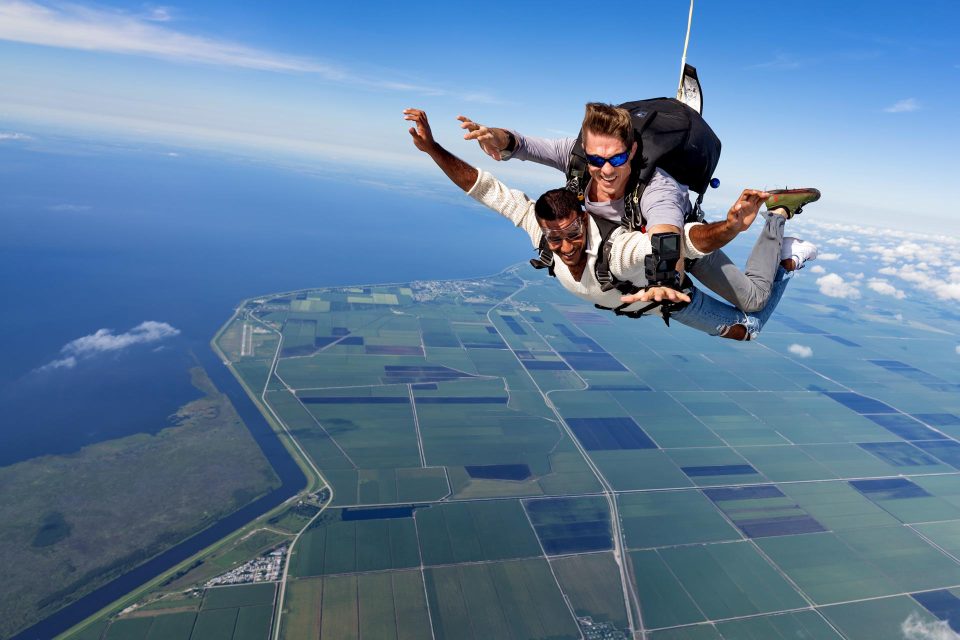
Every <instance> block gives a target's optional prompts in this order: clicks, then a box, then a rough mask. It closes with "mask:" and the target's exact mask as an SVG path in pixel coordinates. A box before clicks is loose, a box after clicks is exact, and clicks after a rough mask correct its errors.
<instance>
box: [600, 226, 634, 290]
mask: <svg viewBox="0 0 960 640" xmlns="http://www.w3.org/2000/svg"><path fill="white" fill-rule="evenodd" d="M593 221H594V222H595V223H596V224H597V227H598V228H599V229H600V246H599V247H598V248H597V261H596V263H595V264H594V269H593V272H594V275H596V277H597V282H599V283H600V289H601V291H610V290H611V289H617V290H618V291H620V292H621V293H622V294H624V295H630V294H632V293H636V292H637V291H639V290H640V288H639V287H637V286H636V285H634V284H633V283H632V282H626V281H624V280H618V279H617V278H616V277H615V276H614V275H613V274H612V273H611V272H610V252H611V250H612V248H613V234H614V232H615V231H616V230H617V229H620V228H621V225H620V224H618V223H616V222H613V221H611V220H607V219H606V218H601V217H599V216H593Z"/></svg>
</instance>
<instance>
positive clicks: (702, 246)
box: [689, 220, 740, 253]
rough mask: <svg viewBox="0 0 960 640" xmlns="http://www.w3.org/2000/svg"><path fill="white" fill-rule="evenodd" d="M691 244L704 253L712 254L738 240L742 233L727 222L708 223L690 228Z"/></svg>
mask: <svg viewBox="0 0 960 640" xmlns="http://www.w3.org/2000/svg"><path fill="white" fill-rule="evenodd" d="M689 233H690V242H692V243H693V246H694V248H696V249H697V250H698V251H701V252H703V253H710V252H712V251H716V250H717V249H720V248H721V247H723V246H725V245H726V244H727V243H728V242H730V241H731V240H733V239H734V238H736V237H737V236H738V235H739V234H740V231H739V230H738V229H737V228H736V227H734V226H733V225H731V224H730V223H729V222H728V221H726V220H720V221H719V222H707V223H705V224H698V225H696V226H693V227H691V228H690V231H689Z"/></svg>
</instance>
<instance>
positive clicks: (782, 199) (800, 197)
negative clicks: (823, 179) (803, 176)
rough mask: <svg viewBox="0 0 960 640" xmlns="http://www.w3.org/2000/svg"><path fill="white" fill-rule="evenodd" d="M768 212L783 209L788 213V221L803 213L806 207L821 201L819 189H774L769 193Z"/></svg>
mask: <svg viewBox="0 0 960 640" xmlns="http://www.w3.org/2000/svg"><path fill="white" fill-rule="evenodd" d="M767 193H769V194H770V197H769V198H767V201H766V203H765V204H766V205H767V211H773V210H774V209H777V208H783V209H784V210H785V211H786V212H787V220H789V219H790V218H792V217H793V216H795V215H797V214H798V213H800V212H801V211H803V207H804V205H807V204H810V203H811V202H816V201H817V200H819V199H820V192H819V191H818V190H817V189H772V190H770V191H767Z"/></svg>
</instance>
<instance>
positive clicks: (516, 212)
mask: <svg viewBox="0 0 960 640" xmlns="http://www.w3.org/2000/svg"><path fill="white" fill-rule="evenodd" d="M467 195H468V196H470V197H471V198H473V199H474V200H476V201H477V202H479V203H480V204H482V205H484V206H486V207H489V208H490V209H493V210H494V211H496V212H497V213H499V214H500V215H502V216H503V217H504V218H506V219H507V220H509V221H510V222H512V223H513V224H514V226H516V227H519V228H521V229H523V230H524V231H526V232H527V235H528V236H530V242H532V243H533V246H534V248H536V247H539V246H540V238H541V237H542V235H543V232H542V231H540V224H539V223H538V222H537V217H536V214H535V213H534V210H533V204H534V203H533V201H532V200H531V199H530V198H528V197H527V195H526V194H525V193H523V192H522V191H519V190H517V189H511V188H509V187H508V186H507V185H505V184H503V183H502V182H500V181H499V180H497V179H496V178H495V177H494V176H493V175H492V174H490V173H487V172H486V171H482V170H481V171H479V172H478V175H477V181H476V182H475V183H474V184H473V186H472V187H470V190H469V191H467Z"/></svg>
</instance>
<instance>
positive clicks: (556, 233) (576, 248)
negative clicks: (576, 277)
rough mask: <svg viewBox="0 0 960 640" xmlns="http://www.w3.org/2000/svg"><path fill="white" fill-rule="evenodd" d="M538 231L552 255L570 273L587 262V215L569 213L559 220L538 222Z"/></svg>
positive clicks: (576, 212) (574, 212) (577, 212)
mask: <svg viewBox="0 0 960 640" xmlns="http://www.w3.org/2000/svg"><path fill="white" fill-rule="evenodd" d="M539 222H540V229H541V230H543V235H544V237H545V238H546V239H547V245H548V246H549V247H550V250H551V251H553V253H554V255H556V256H560V260H561V261H562V262H563V264H565V265H567V267H568V268H570V270H571V271H576V270H577V269H579V268H582V266H583V265H585V264H586V262H587V252H586V251H584V248H585V247H586V244H587V214H585V213H582V212H580V211H571V212H570V215H569V216H567V217H566V218H563V219H560V220H540V221H539Z"/></svg>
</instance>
